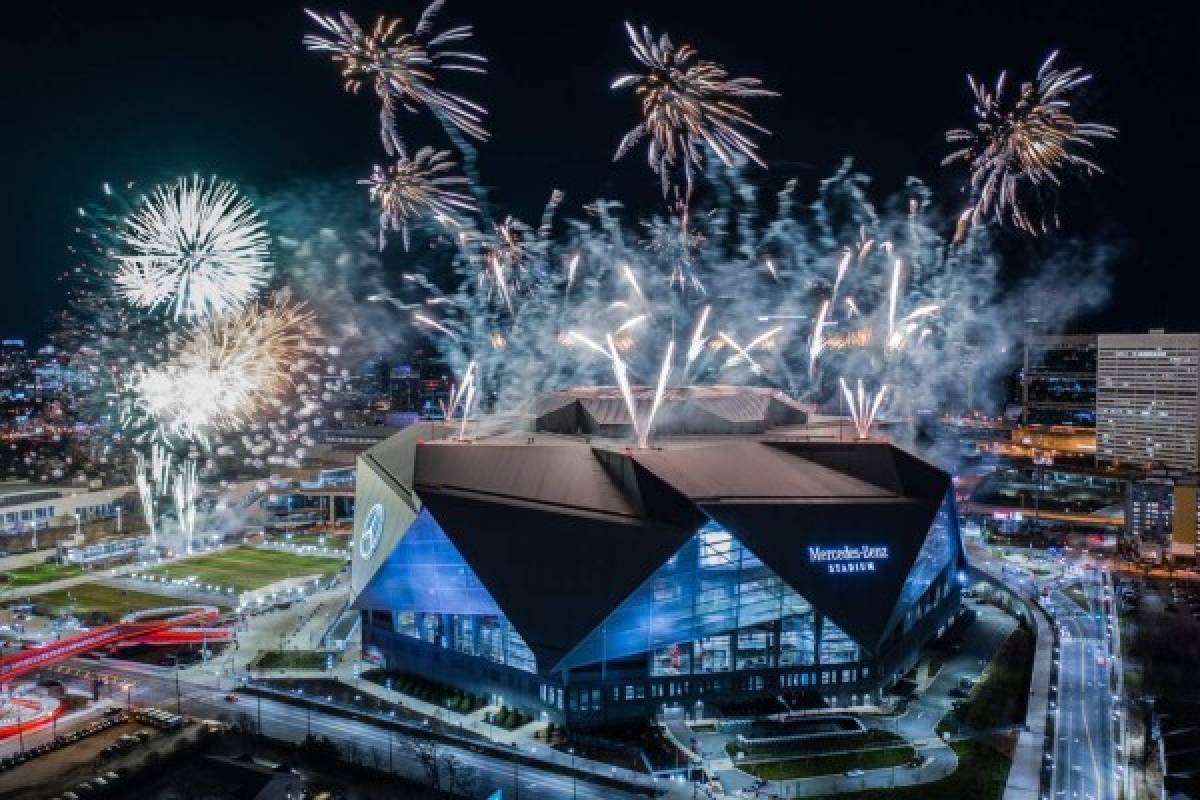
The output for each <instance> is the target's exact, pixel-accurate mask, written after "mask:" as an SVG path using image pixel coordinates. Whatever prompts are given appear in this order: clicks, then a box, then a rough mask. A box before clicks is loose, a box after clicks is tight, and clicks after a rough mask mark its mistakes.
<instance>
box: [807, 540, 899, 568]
mask: <svg viewBox="0 0 1200 800" xmlns="http://www.w3.org/2000/svg"><path fill="white" fill-rule="evenodd" d="M888 556H889V553H888V549H887V546H886V545H869V544H863V545H840V546H838V547H820V546H810V547H809V548H808V563H810V564H821V565H824V567H825V569H826V570H827V571H828V572H829V574H830V575H840V574H843V573H848V572H874V571H875V565H876V564H877V563H878V562H880V561H887V559H888Z"/></svg>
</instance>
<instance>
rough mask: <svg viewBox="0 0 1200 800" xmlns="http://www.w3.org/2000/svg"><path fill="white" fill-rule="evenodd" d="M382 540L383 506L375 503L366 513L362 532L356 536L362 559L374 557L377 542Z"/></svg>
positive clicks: (377, 545)
mask: <svg viewBox="0 0 1200 800" xmlns="http://www.w3.org/2000/svg"><path fill="white" fill-rule="evenodd" d="M382 539H383V504H382V503H376V504H375V505H373V506H371V510H370V511H368V512H367V518H366V519H365V520H363V526H362V531H360V532H359V534H358V552H359V554H360V555H361V556H362V557H363V558H370V557H371V556H373V555H375V550H376V548H378V547H379V542H380V541H381V540H382Z"/></svg>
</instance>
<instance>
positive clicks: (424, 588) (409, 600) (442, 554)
mask: <svg viewBox="0 0 1200 800" xmlns="http://www.w3.org/2000/svg"><path fill="white" fill-rule="evenodd" d="M355 606H356V607H358V608H389V609H394V610H397V611H426V612H436V613H442V614H499V613H500V608H499V606H497V605H496V601H495V600H493V599H492V596H491V595H490V594H489V593H488V591H487V589H485V588H484V587H483V584H482V583H480V582H479V578H478V577H476V575H475V572H474V571H473V570H472V569H471V568H470V567H469V566H468V565H467V562H466V561H464V560H463V557H462V556H461V555H460V554H459V552H458V550H457V549H456V548H455V547H454V545H453V544H452V543H451V542H450V540H449V539H448V538H447V537H446V534H445V533H444V532H443V531H442V529H441V527H440V526H439V525H438V524H437V521H436V520H435V519H434V518H433V517H432V516H430V514H429V512H428V511H422V512H421V513H420V514H418V515H417V517H416V518H415V519H414V520H413V522H412V524H411V525H410V526H409V528H408V530H407V531H405V533H404V536H403V537H401V539H400V541H399V542H398V543H397V544H396V546H395V548H394V549H393V550H392V552H391V553H390V554H389V555H388V557H387V560H386V561H385V562H384V563H383V564H382V565H381V566H380V567H379V569H378V570H377V571H376V573H375V575H374V576H373V577H372V578H371V582H370V583H368V584H367V585H366V586H364V587H363V590H362V592H361V593H360V594H359V596H358V599H357V600H356V601H355Z"/></svg>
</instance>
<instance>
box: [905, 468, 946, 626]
mask: <svg viewBox="0 0 1200 800" xmlns="http://www.w3.org/2000/svg"><path fill="white" fill-rule="evenodd" d="M961 541H962V539H961V538H960V537H959V532H958V514H957V512H956V510H955V506H954V494H953V489H947V490H946V496H945V498H944V499H943V500H942V505H941V507H940V508H938V512H937V516H936V517H934V519H933V525H931V526H930V527H929V532H928V533H927V534H925V543H924V544H923V545H921V552H919V553H917V559H916V561H915V562H913V566H912V569H910V570H909V572H908V578H907V579H906V580H905V581H904V586H903V587H902V588H901V589H900V597H899V599H898V600H897V602H896V611H895V614H896V615H897V616H898V615H900V614H904V615H906V616H907V617H908V619H909V620H910V623H911V621H912V616H913V615H911V614H909V613H908V612H909V611H910V610H912V608H913V606H914V604H915V603H916V602H917V601H918V600H919V599H921V597H922V596H923V595H924V594H925V593H926V592H927V591H929V587H930V586H932V585H933V582H934V581H936V580H937V579H938V577H939V576H941V575H942V574H943V572H944V571H945V570H946V567H948V566H950V565H951V564H953V563H954V560H955V558H956V556H957V555H958V554H959V550H960V548H961V546H962V545H961V544H960V543H961Z"/></svg>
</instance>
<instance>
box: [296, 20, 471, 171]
mask: <svg viewBox="0 0 1200 800" xmlns="http://www.w3.org/2000/svg"><path fill="white" fill-rule="evenodd" d="M443 2H444V0H435V2H433V3H431V4H430V5H429V6H428V7H427V8H426V9H425V11H424V12H423V13H422V14H421V18H420V20H419V21H418V23H417V27H416V28H415V29H414V30H413V31H412V32H411V33H410V32H408V31H407V30H405V29H404V27H403V20H402V19H400V18H399V17H397V18H395V19H388V18H387V17H383V16H381V17H379V19H378V20H376V22H375V27H374V28H373V29H372V30H371V31H370V32H367V31H364V30H363V28H362V27H360V26H359V24H358V23H357V22H355V21H354V18H353V17H351V16H350V15H349V14H346V13H344V12H342V13H340V14H338V15H337V16H336V17H335V16H324V15H321V14H317V13H315V12H313V11H308V10H307V9H306V10H305V13H306V14H308V16H309V17H311V18H312V19H313V21H314V22H316V23H317V25H318V26H319V27H320V28H321V29H322V30H323V31H324V32H325V33H326V34H329V36H328V37H327V36H323V35H319V34H309V35H308V36H305V37H304V46H305V47H307V48H308V49H309V50H312V51H314V52H324V53H330V54H331V58H332V59H333V62H334V63H335V64H339V65H340V66H341V71H342V80H343V82H344V84H343V85H344V87H345V89H346V91H348V92H350V93H351V94H358V92H359V90H361V89H362V87H363V84H364V83H367V82H370V83H371V84H372V86H373V87H374V89H375V94H376V96H378V98H379V101H380V104H381V108H380V112H379V124H380V137H381V138H382V139H383V145H384V148H385V149H386V150H387V152H388V154H389V155H393V156H395V155H402V154H403V153H404V146H403V143H402V142H401V140H400V135H399V133H398V131H397V129H396V112H397V111H398V110H399V109H400V108H403V109H405V110H406V111H410V112H413V113H416V111H417V110H418V108H419V107H422V106H423V107H425V108H427V109H429V110H430V111H431V112H432V113H433V115H434V116H436V117H437V118H438V120H439V121H441V122H442V123H443V124H448V125H450V126H453V127H454V128H457V129H458V130H461V131H463V132H464V133H466V134H467V135H469V136H472V137H474V138H475V139H478V140H481V141H482V140H486V139H487V138H488V132H487V131H486V130H485V129H484V127H483V116H484V115H485V114H486V113H487V112H486V111H485V110H484V109H483V107H482V106H479V105H477V104H475V103H473V102H471V101H470V100H467V99H466V98H463V97H460V96H459V95H457V94H452V93H450V92H447V91H444V90H442V89H439V88H437V87H436V86H435V85H434V83H435V82H436V80H437V77H438V73H439V72H441V71H443V70H454V71H460V72H476V73H482V72H484V71H485V70H484V68H483V64H485V63H487V59H486V58H484V57H483V56H481V55H477V54H475V53H467V52H463V51H461V50H457V49H446V48H447V46H450V47H451V48H456V47H457V46H458V43H459V42H464V41H466V40H467V39H470V38H471V26H469V25H462V26H459V27H456V28H449V29H447V30H445V31H443V32H441V33H439V34H434V33H433V32H432V27H433V18H434V16H435V15H436V14H437V12H438V10H439V9H440V8H441V6H442V4H443Z"/></svg>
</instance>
